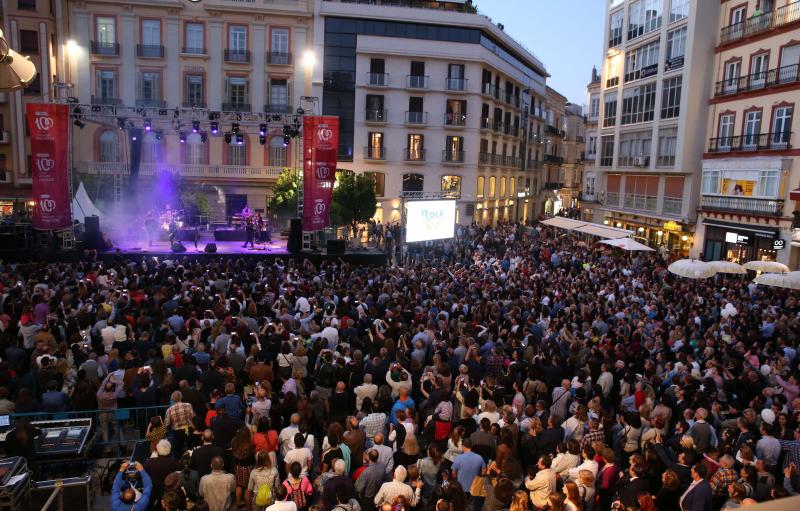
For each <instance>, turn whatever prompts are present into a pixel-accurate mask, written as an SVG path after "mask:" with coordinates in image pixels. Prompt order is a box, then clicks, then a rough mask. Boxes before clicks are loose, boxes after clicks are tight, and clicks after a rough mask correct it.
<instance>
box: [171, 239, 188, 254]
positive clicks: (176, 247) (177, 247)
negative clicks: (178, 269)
mask: <svg viewBox="0 0 800 511" xmlns="http://www.w3.org/2000/svg"><path fill="white" fill-rule="evenodd" d="M171 248H172V251H173V252H186V247H184V246H183V243H181V242H180V241H174V242H172V247H171Z"/></svg>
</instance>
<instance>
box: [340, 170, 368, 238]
mask: <svg viewBox="0 0 800 511" xmlns="http://www.w3.org/2000/svg"><path fill="white" fill-rule="evenodd" d="M375 201H376V198H375V188H374V186H373V182H372V179H371V178H370V177H369V176H367V175H365V174H355V173H354V172H352V171H346V170H344V171H339V172H337V186H336V188H334V190H333V200H332V201H331V203H332V204H331V221H332V222H333V224H334V225H349V224H351V223H353V222H366V221H367V220H369V219H370V218H372V217H373V216H375V209H376V207H375Z"/></svg>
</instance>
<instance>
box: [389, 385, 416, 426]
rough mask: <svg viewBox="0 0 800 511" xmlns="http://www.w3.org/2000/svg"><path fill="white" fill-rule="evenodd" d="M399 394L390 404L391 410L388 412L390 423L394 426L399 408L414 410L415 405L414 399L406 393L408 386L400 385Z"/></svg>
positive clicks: (396, 423)
mask: <svg viewBox="0 0 800 511" xmlns="http://www.w3.org/2000/svg"><path fill="white" fill-rule="evenodd" d="M399 394H400V395H399V397H398V398H397V401H395V402H394V405H393V406H392V411H391V412H390V413H389V417H391V421H392V424H394V425H395V427H396V426H397V425H398V422H397V412H398V411H399V410H414V408H415V407H416V404H415V403H414V400H413V399H411V396H409V395H408V387H400V390H399Z"/></svg>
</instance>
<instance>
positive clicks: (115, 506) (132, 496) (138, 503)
mask: <svg viewBox="0 0 800 511" xmlns="http://www.w3.org/2000/svg"><path fill="white" fill-rule="evenodd" d="M129 465H130V464H129V463H123V464H122V465H121V466H120V467H119V472H117V476H116V477H115V478H114V485H113V486H112V487H111V511H145V510H146V509H147V506H148V504H149V503H150V494H151V493H152V491H153V481H152V479H150V476H149V475H148V474H147V472H145V470H144V468H142V464H141V463H139V462H138V461H137V462H136V465H135V467H136V478H135V479H133V480H131V479H129V478H128V477H127V474H126V472H127V471H128V467H129ZM139 484H141V490H140V489H139V488H138V486H139ZM137 492H138V493H139V495H138V498H137Z"/></svg>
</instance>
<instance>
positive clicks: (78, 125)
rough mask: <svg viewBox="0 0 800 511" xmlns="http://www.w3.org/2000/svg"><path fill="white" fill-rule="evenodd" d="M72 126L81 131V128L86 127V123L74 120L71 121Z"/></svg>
mask: <svg viewBox="0 0 800 511" xmlns="http://www.w3.org/2000/svg"><path fill="white" fill-rule="evenodd" d="M72 124H74V125H75V126H77V127H79V128H80V129H83V127H84V126H86V123H85V122H83V121H81V120H80V119H75V120H74V121H72Z"/></svg>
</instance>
